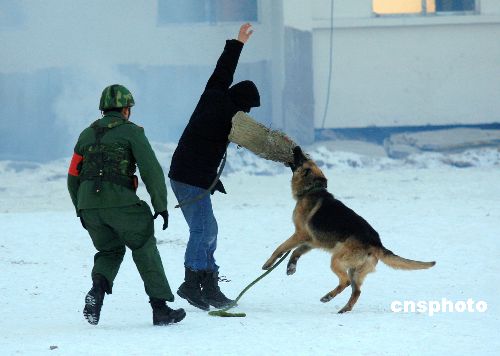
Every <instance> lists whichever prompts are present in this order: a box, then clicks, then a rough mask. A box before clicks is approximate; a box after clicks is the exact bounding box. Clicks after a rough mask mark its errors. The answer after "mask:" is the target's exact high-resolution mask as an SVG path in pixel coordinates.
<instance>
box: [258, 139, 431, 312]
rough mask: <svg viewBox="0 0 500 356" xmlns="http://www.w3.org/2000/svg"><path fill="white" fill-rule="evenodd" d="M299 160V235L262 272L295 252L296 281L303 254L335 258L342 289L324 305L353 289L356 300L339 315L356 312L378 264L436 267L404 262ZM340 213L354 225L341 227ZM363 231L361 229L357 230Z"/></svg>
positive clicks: (291, 265) (291, 266)
mask: <svg viewBox="0 0 500 356" xmlns="http://www.w3.org/2000/svg"><path fill="white" fill-rule="evenodd" d="M294 154H295V162H294V163H293V164H290V166H291V167H292V170H293V171H294V173H293V177H292V194H293V197H294V198H295V199H296V201H297V204H296V206H295V209H294V211H293V222H294V224H295V232H294V234H293V235H292V236H291V237H290V238H289V239H287V240H286V241H284V242H283V243H282V244H281V245H280V246H278V248H276V250H275V251H274V252H273V254H272V255H271V257H269V259H268V260H267V261H266V263H265V264H264V265H263V267H262V268H263V269H269V268H271V267H272V265H273V264H274V263H275V262H276V260H277V259H278V258H280V257H281V256H282V255H283V254H284V253H286V252H287V251H290V250H293V249H294V251H293V253H292V254H291V256H290V259H289V262H288V266H287V274H288V275H291V274H293V273H295V270H296V266H297V261H298V259H299V258H300V257H301V256H302V255H303V254H305V253H307V252H309V251H310V250H312V249H314V248H321V249H324V250H326V251H328V252H330V253H331V254H332V259H331V265H330V267H331V270H332V271H333V273H335V274H336V275H337V277H338V278H339V284H338V286H337V287H336V288H334V289H333V290H332V291H330V292H328V293H327V294H326V295H324V296H323V297H322V298H321V301H322V302H328V301H330V300H332V299H333V298H334V297H335V296H337V295H338V294H340V293H341V292H342V291H343V290H344V289H345V288H346V287H348V286H349V285H350V286H351V288H352V293H351V297H350V298H349V301H348V302H347V304H346V305H345V306H344V307H343V308H342V309H341V310H340V311H339V313H344V312H346V311H350V310H352V308H353V306H354V304H355V303H356V302H357V300H358V298H359V295H360V294H361V285H362V283H363V281H364V279H365V277H366V275H367V274H368V273H370V272H373V271H374V270H375V266H376V265H377V263H378V261H379V260H381V261H382V262H384V263H385V264H387V265H388V266H390V267H392V268H397V269H405V270H414V269H425V268H429V267H432V266H434V265H435V262H420V261H413V260H408V259H405V258H402V257H399V256H397V255H395V254H394V253H392V252H391V251H389V250H387V249H386V248H385V247H383V246H382V243H381V242H380V239H379V237H378V234H377V232H376V231H375V230H373V228H371V226H369V224H368V223H367V222H366V221H365V220H364V219H363V218H361V217H360V216H358V215H357V214H355V213H354V212H353V211H352V210H350V209H349V208H347V207H346V206H344V205H343V204H342V203H340V202H339V201H338V200H336V199H335V198H333V196H332V195H331V194H329V193H328V192H327V191H326V178H325V176H324V174H323V172H322V171H321V169H320V168H319V167H318V166H317V165H316V164H315V163H314V161H312V160H311V159H309V158H307V157H306V156H304V155H303V154H302V151H301V150H300V148H298V150H297V151H296V152H295V151H294ZM327 201H328V204H327V203H326V202H327ZM333 204H335V205H333ZM320 209H322V211H321V214H320ZM333 210H335V211H333ZM339 212H341V213H343V214H344V213H345V216H347V217H348V218H349V219H350V220H349V222H350V223H351V225H347V228H346V225H345V222H344V221H342V222H337V221H336V218H337V217H338V215H339V214H338V213H339ZM320 215H321V216H320ZM325 216H327V218H326V219H325ZM358 226H361V227H362V229H357V227H358ZM353 227H354V228H353Z"/></svg>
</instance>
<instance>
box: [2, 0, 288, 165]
mask: <svg viewBox="0 0 500 356" xmlns="http://www.w3.org/2000/svg"><path fill="white" fill-rule="evenodd" d="M202 2H203V1H200V3H202ZM257 4H258V19H257V21H252V23H253V25H254V30H255V34H254V36H253V38H252V39H251V40H250V41H249V42H248V43H247V44H246V45H245V48H244V50H243V52H242V55H241V58H240V63H239V65H238V69H237V71H236V74H235V81H239V80H244V79H251V80H254V81H255V82H256V84H257V86H258V87H259V89H260V91H261V94H262V100H261V101H262V107H261V108H257V109H256V110H253V111H252V113H253V115H255V117H256V118H257V119H258V120H260V121H261V122H263V123H265V124H271V123H272V122H273V117H275V118H277V119H276V120H277V122H278V123H279V122H280V120H281V117H282V114H281V110H282V105H281V90H282V86H283V79H281V80H280V78H282V77H283V72H284V70H283V69H282V68H283V64H282V59H283V56H282V53H283V48H282V37H283V31H284V30H283V24H282V18H283V16H282V15H283V12H282V9H281V7H280V4H281V2H280V1H278V2H268V1H258V2H257ZM159 16H160V11H159V0H148V1H134V0H120V1H118V0H110V1H100V0H85V1H84V0H74V1H66V0H47V1H32V0H20V1H12V2H11V1H3V2H0V43H2V50H1V51H2V55H1V56H0V103H1V105H0V159H5V158H15V159H34V160H48V159H53V158H57V157H61V156H64V155H67V154H70V153H71V150H72V148H73V147H72V145H73V144H74V142H75V140H76V138H77V136H78V134H79V132H80V131H81V130H82V129H83V128H84V127H85V126H86V125H88V124H89V123H91V122H92V121H93V120H95V119H96V118H97V117H99V111H98V109H97V106H98V101H99V96H100V94H101V91H102V89H103V88H104V87H105V86H107V85H109V84H113V83H121V84H124V85H126V86H127V87H129V89H130V90H131V91H132V93H133V94H134V97H135V99H136V106H135V107H134V110H133V117H132V119H133V120H135V121H136V122H137V123H139V124H141V125H143V126H144V127H145V128H146V133H147V134H148V136H149V137H150V139H152V140H157V141H173V142H175V141H176V140H177V139H178V137H179V136H180V134H181V133H182V130H183V129H184V127H185V124H186V122H187V120H188V119H189V116H190V115H191V113H192V111H193V109H194V107H195V105H196V102H197V101H198V98H199V96H200V94H201V92H202V91H203V88H204V85H205V83H206V81H207V80H208V77H209V75H210V74H211V72H212V70H213V68H214V66H215V63H216V61H217V58H218V57H219V55H220V53H221V52H222V49H223V47H224V44H225V40H226V39H230V38H236V36H237V34H238V30H239V26H240V25H241V23H242V22H243V21H234V22H217V23H213V22H199V23H190V22H188V21H186V22H185V23H183V22H180V23H179V22H177V23H168V24H167V23H166V22H165V21H160V19H159ZM273 58H276V59H275V60H273ZM280 61H281V62H280ZM280 69H281V71H280ZM273 73H276V74H273ZM273 75H274V76H275V78H276V79H273ZM274 82H276V84H274ZM19 122H23V125H20V124H19ZM32 147H36V149H35V150H33V148H32Z"/></svg>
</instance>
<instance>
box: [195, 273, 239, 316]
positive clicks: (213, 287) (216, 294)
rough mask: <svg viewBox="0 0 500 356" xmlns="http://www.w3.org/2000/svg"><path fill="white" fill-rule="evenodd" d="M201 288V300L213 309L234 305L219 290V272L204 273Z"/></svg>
mask: <svg viewBox="0 0 500 356" xmlns="http://www.w3.org/2000/svg"><path fill="white" fill-rule="evenodd" d="M201 288H202V289H201V295H202V296H203V298H205V300H206V301H207V303H208V304H210V305H211V306H213V307H215V308H224V307H227V306H229V305H230V304H232V303H234V300H232V299H229V298H227V297H226V296H225V295H224V293H222V292H221V290H220V287H219V272H214V271H205V274H204V276H203V279H202V280H201Z"/></svg>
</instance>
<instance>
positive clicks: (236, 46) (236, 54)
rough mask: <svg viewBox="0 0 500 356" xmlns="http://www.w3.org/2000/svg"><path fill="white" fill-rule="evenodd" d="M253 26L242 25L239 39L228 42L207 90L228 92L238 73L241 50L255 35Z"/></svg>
mask: <svg viewBox="0 0 500 356" xmlns="http://www.w3.org/2000/svg"><path fill="white" fill-rule="evenodd" d="M251 27H252V25H251V24H249V23H245V24H243V25H241V27H240V30H239V33H238V39H236V40H235V39H233V40H227V41H226V45H225V47H224V51H223V52H222V54H221V56H220V57H219V60H218V61H217V65H216V66H215V70H214V72H213V73H212V75H211V76H210V79H209V80H208V82H207V85H206V87H205V90H207V89H219V90H227V89H229V86H230V85H231V83H232V82H233V76H234V72H235V71H236V66H237V65H238V60H239V58H240V54H241V50H242V49H243V45H244V44H245V43H246V42H247V41H248V39H249V38H250V36H251V35H252V33H253V30H252V29H251Z"/></svg>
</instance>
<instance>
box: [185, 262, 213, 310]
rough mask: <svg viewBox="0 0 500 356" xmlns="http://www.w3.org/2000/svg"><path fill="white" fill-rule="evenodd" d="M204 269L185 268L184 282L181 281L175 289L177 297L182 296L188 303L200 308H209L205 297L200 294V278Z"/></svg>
mask: <svg viewBox="0 0 500 356" xmlns="http://www.w3.org/2000/svg"><path fill="white" fill-rule="evenodd" d="M203 274H204V271H193V270H191V269H189V268H187V267H186V268H185V277H184V283H182V284H181V285H180V287H179V289H178V290H177V294H178V295H179V297H181V298H184V299H186V300H187V301H188V303H189V304H191V305H194V306H195V307H196V308H200V309H201V310H210V305H208V303H207V301H206V300H205V298H203V297H202V295H201V287H200V284H201V279H202V277H203Z"/></svg>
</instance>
